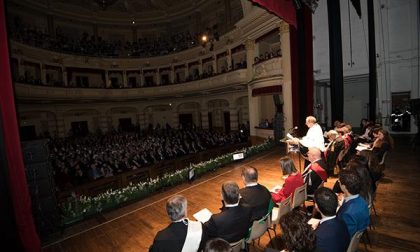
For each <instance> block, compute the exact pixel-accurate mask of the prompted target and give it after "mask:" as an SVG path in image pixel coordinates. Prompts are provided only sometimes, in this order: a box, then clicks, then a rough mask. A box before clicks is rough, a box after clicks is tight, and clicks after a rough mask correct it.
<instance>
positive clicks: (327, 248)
mask: <svg viewBox="0 0 420 252" xmlns="http://www.w3.org/2000/svg"><path fill="white" fill-rule="evenodd" d="M315 236H316V251H319V252H345V251H346V250H347V247H348V246H349V243H350V236H349V232H348V231H347V227H346V224H345V223H344V222H342V221H341V220H339V219H337V218H334V219H331V220H327V221H324V222H322V223H321V224H319V226H318V228H317V229H316V230H315Z"/></svg>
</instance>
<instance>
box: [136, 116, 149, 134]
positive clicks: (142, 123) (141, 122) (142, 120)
mask: <svg viewBox="0 0 420 252" xmlns="http://www.w3.org/2000/svg"><path fill="white" fill-rule="evenodd" d="M137 116H138V118H139V125H140V129H142V130H144V129H146V128H147V125H146V115H145V114H144V112H140V113H139V114H138V115H137Z"/></svg>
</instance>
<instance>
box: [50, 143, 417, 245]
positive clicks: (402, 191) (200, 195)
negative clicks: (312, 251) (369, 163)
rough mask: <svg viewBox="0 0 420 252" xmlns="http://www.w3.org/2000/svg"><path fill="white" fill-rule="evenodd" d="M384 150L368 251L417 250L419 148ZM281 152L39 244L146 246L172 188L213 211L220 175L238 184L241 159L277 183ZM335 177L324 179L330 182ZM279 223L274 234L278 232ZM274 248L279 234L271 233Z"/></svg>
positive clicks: (161, 223) (163, 222) (192, 205)
mask: <svg viewBox="0 0 420 252" xmlns="http://www.w3.org/2000/svg"><path fill="white" fill-rule="evenodd" d="M399 142H400V143H399V144H398V147H397V149H396V150H395V151H393V152H392V153H390V155H389V158H388V160H387V167H386V170H385V178H384V179H383V180H382V181H381V183H380V185H379V187H378V191H377V199H376V202H375V206H376V210H377V213H378V216H377V217H374V224H375V229H374V230H370V231H369V235H370V238H371V241H372V247H371V248H370V247H369V248H368V249H369V251H420V239H419V234H420V183H419V181H420V169H419V168H420V155H419V154H420V153H419V151H417V152H415V151H413V150H411V149H409V147H408V145H406V142H405V141H399ZM283 155H285V149H284V148H280V147H279V148H276V149H274V150H272V151H270V152H267V153H263V154H260V155H257V156H255V157H252V158H250V159H247V160H244V161H242V162H238V163H234V164H232V165H229V166H226V167H223V168H221V169H219V170H217V171H215V172H212V173H208V174H206V175H205V176H203V177H201V178H200V179H198V180H196V181H194V182H193V183H192V184H188V183H185V184H182V185H179V186H176V187H174V188H172V189H170V190H167V191H165V192H162V193H158V194H156V195H153V196H152V197H149V198H147V199H145V200H142V201H139V202H137V203H134V204H132V205H130V206H126V207H124V208H121V209H118V210H115V211H112V212H109V213H105V214H103V215H99V216H98V217H96V218H95V219H91V220H88V221H85V222H83V223H80V224H77V225H75V226H72V227H70V228H68V229H66V230H65V231H64V234H63V236H62V237H61V238H60V239H58V240H57V241H56V242H54V243H51V244H49V245H47V246H44V248H43V251H147V250H148V248H149V246H150V245H151V244H152V242H153V238H154V236H155V234H156V232H157V231H159V230H161V229H163V228H165V227H166V226H167V225H168V224H169V219H168V217H167V215H166V211H165V202H166V200H167V199H168V198H169V197H170V196H172V195H175V194H182V195H184V196H186V197H187V199H188V217H189V218H191V219H193V217H192V215H193V214H194V213H195V212H197V211H199V210H200V209H202V208H208V209H209V210H210V211H211V212H213V213H217V212H219V208H220V206H221V195H220V194H221V193H220V186H221V184H222V183H223V182H224V181H227V180H233V181H236V182H237V183H238V184H239V186H240V187H242V186H243V184H242V181H241V177H240V173H241V168H242V167H243V166H244V165H252V166H254V167H256V168H257V169H258V171H259V176H260V179H259V182H260V183H261V184H263V185H265V186H266V187H267V188H269V189H270V188H271V187H273V186H275V185H277V184H282V183H283V179H282V173H281V171H280V168H279V165H278V159H279V158H280V157H281V156H283ZM335 180H336V179H335V178H330V179H328V183H327V184H326V186H327V187H332V185H333V184H334V183H335ZM279 233H280V232H279V229H277V234H278V235H279ZM273 242H274V245H275V246H276V247H277V249H279V247H280V246H281V242H280V238H275V239H273ZM255 244H256V246H255V247H251V251H264V248H265V247H266V246H269V245H270V244H269V237H268V235H267V234H266V235H265V236H264V237H263V238H262V239H261V241H260V244H259V245H257V243H255Z"/></svg>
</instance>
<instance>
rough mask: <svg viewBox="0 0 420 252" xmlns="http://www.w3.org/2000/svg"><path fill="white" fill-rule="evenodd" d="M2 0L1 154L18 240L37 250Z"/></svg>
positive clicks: (31, 249) (38, 245)
mask: <svg viewBox="0 0 420 252" xmlns="http://www.w3.org/2000/svg"><path fill="white" fill-rule="evenodd" d="M5 16H6V12H5V8H4V1H3V0H0V90H1V92H0V116H1V120H2V121H3V136H4V146H5V152H6V153H5V155H6V159H7V164H8V171H9V185H10V194H11V195H10V197H11V199H12V203H13V209H14V213H15V218H16V225H17V229H18V232H19V236H20V240H21V242H22V246H23V247H24V250H25V251H41V243H40V240H39V237H38V235H37V233H36V229H35V225H34V220H33V217H32V209H31V198H30V195H29V190H28V185H27V182H26V174H25V168H24V164H23V156H22V150H21V147H20V139H19V131H18V123H17V118H16V108H15V101H14V91H13V86H12V77H11V73H10V62H9V51H8V41H7V31H6V20H5Z"/></svg>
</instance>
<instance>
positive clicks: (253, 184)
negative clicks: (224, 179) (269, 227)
mask: <svg viewBox="0 0 420 252" xmlns="http://www.w3.org/2000/svg"><path fill="white" fill-rule="evenodd" d="M241 177H242V181H243V182H244V185H245V187H244V188H242V189H240V190H239V194H240V195H241V201H240V202H241V204H243V205H244V206H247V207H250V208H251V211H252V220H259V219H261V218H262V217H264V216H266V215H267V214H268V213H269V212H270V211H271V209H269V207H272V206H273V204H272V201H271V194H270V191H268V189H267V188H266V187H265V186H263V185H260V184H258V171H257V169H256V168H254V167H252V166H246V167H244V168H243V169H242V174H241Z"/></svg>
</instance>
